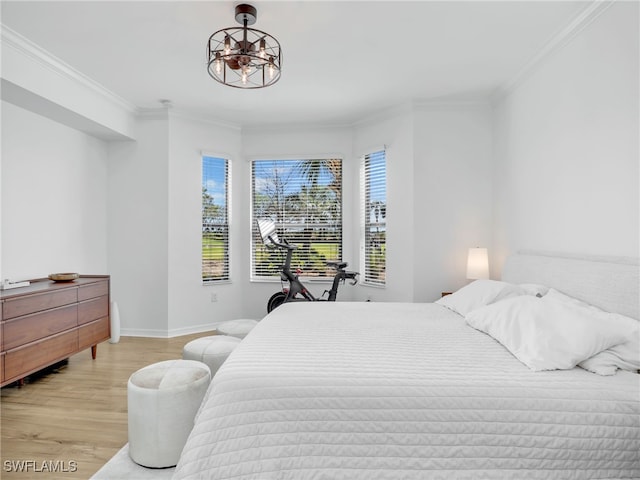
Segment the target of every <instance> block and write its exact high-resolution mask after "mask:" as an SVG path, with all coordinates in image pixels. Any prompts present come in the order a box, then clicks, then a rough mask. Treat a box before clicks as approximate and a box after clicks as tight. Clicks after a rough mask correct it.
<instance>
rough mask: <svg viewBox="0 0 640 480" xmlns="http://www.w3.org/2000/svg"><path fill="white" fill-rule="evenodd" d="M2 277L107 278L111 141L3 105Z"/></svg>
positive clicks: (0, 274) (20, 109)
mask: <svg viewBox="0 0 640 480" xmlns="http://www.w3.org/2000/svg"><path fill="white" fill-rule="evenodd" d="M1 194H2V201H1V205H2V216H1V223H2V229H1V231H2V242H1V244H2V252H1V256H2V261H1V263H0V264H1V265H2V271H1V272H0V278H2V279H4V278H10V279H24V278H42V277H46V276H47V275H48V274H50V273H53V272H80V273H85V274H108V273H109V269H108V268H107V144H106V143H105V142H104V141H102V140H98V139H96V138H93V137H90V136H88V135H86V134H84V133H82V132H79V131H77V130H74V129H72V128H69V127H67V126H64V125H61V124H59V123H56V122H54V121H52V120H49V119H48V118H45V117H41V116H40V115H36V114H34V113H31V112H29V111H26V110H23V109H22V108H20V107H17V106H15V105H13V104H10V103H7V102H2V188H1Z"/></svg>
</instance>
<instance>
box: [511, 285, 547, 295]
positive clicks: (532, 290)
mask: <svg viewBox="0 0 640 480" xmlns="http://www.w3.org/2000/svg"><path fill="white" fill-rule="evenodd" d="M518 286H519V287H520V288H521V289H522V290H524V293H525V295H533V296H534V297H544V296H545V295H546V294H547V293H548V292H549V287H547V286H545V285H538V284H537V283H520V284H519V285H518Z"/></svg>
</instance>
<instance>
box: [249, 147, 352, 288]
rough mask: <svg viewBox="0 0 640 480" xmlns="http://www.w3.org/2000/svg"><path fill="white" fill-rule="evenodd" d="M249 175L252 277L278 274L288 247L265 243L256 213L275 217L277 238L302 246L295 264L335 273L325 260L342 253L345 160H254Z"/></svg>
mask: <svg viewBox="0 0 640 480" xmlns="http://www.w3.org/2000/svg"><path fill="white" fill-rule="evenodd" d="M251 177H252V187H251V194H252V212H253V219H252V226H253V236H252V238H253V241H252V249H251V250H252V262H251V263H252V267H251V273H252V279H254V280H260V279H272V278H280V273H279V270H278V267H279V266H280V265H282V264H283V263H284V253H285V252H283V251H281V250H278V249H272V248H266V247H265V246H264V245H263V243H262V240H261V238H260V234H259V232H258V230H257V225H256V220H257V219H258V218H268V219H271V220H273V221H274V222H275V224H276V229H277V233H278V236H279V238H280V239H286V240H287V241H288V242H289V243H290V244H293V245H296V246H297V247H298V248H297V249H296V250H295V251H294V253H293V257H292V262H291V267H292V270H295V269H300V270H301V275H304V276H311V277H317V278H326V277H333V275H334V273H335V271H334V270H332V269H331V268H328V267H327V266H326V264H325V262H326V261H328V260H339V259H341V257H342V160H341V159H337V158H330V159H305V160H254V161H252V165H251Z"/></svg>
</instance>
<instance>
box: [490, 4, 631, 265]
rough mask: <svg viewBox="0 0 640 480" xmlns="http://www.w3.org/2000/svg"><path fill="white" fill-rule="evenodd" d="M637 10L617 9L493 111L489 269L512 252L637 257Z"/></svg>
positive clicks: (626, 6)
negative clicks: (491, 257) (492, 234)
mask: <svg viewBox="0 0 640 480" xmlns="http://www.w3.org/2000/svg"><path fill="white" fill-rule="evenodd" d="M638 8H639V4H638V3H637V2H617V3H614V4H613V5H612V6H611V7H609V8H608V9H607V10H606V11H605V12H604V13H602V14H601V15H600V17H599V18H597V19H596V20H595V21H594V22H593V23H591V24H590V25H588V26H587V27H586V28H585V29H584V30H582V31H581V32H580V33H579V34H578V35H577V36H575V37H574V38H573V39H572V40H571V41H570V42H569V43H568V44H567V45H565V46H564V48H562V49H561V50H559V51H557V52H555V53H554V54H553V55H552V56H550V57H549V58H546V59H545V61H544V62H543V63H542V64H541V65H539V66H538V68H537V69H536V70H535V71H534V72H533V73H532V74H531V75H530V76H529V77H528V78H527V79H526V80H525V81H524V82H523V83H522V84H520V85H519V86H518V87H517V88H515V90H513V91H512V92H510V93H509V94H508V95H507V96H505V97H504V98H502V99H501V100H500V101H499V102H498V103H497V105H496V109H495V123H496V126H495V144H496V152H495V166H494V173H495V190H494V212H495V225H494V232H495V242H494V251H495V252H496V253H497V257H496V263H495V265H494V267H495V269H500V268H501V265H502V261H503V259H504V256H506V255H507V254H509V253H512V252H514V251H517V250H518V249H527V248H532V249H539V250H553V251H566V252H575V253H586V254H601V255H605V254H607V255H624V256H626V255H629V256H638V253H639V252H638V247H639V231H640V225H639V221H640V220H639V219H640V213H639V197H638V191H639V188H638V187H639V185H638V175H639V169H638V163H639V161H638V159H639V150H638V131H639V125H638V100H639V98H638V85H639V79H638V71H639V65H638V62H639V58H640V55H639V51H638V45H639V42H638V32H639V26H638Z"/></svg>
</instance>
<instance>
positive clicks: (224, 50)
mask: <svg viewBox="0 0 640 480" xmlns="http://www.w3.org/2000/svg"><path fill="white" fill-rule="evenodd" d="M257 17H258V11H257V10H256V8H255V7H253V6H252V5H247V4H242V5H238V6H237V7H236V21H237V22H238V23H239V24H241V25H242V27H229V28H223V29H222V30H218V31H217V32H215V33H214V34H213V35H211V36H210V37H209V42H208V44H207V71H208V72H209V75H211V77H213V79H214V80H217V81H218V82H220V83H222V84H224V85H229V86H230V87H236V88H263V87H268V86H269V85H273V84H274V83H276V82H277V81H278V80H279V79H280V71H281V69H282V50H281V49H280V43H279V42H278V40H276V39H275V38H274V37H272V36H271V35H269V34H268V33H266V32H263V31H261V30H256V29H254V28H248V26H249V25H253V24H254V23H256V18H257Z"/></svg>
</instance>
